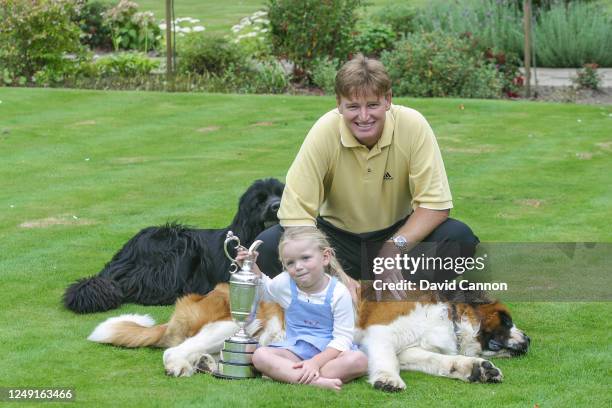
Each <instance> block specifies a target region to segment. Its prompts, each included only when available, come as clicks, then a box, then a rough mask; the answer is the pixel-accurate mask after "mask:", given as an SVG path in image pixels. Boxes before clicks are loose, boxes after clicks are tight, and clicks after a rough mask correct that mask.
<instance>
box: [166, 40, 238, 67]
mask: <svg viewBox="0 0 612 408" xmlns="http://www.w3.org/2000/svg"><path fill="white" fill-rule="evenodd" d="M244 61H245V57H244V55H243V54H242V53H241V50H240V48H239V47H238V45H237V44H235V43H234V42H232V41H230V40H229V39H228V38H226V37H221V36H218V35H210V34H208V35H206V34H201V33H194V34H190V35H189V36H187V37H186V40H185V41H184V43H183V44H182V47H181V48H180V49H179V60H178V70H179V71H180V72H182V73H187V72H191V73H196V74H204V73H210V74H215V75H221V74H223V73H224V72H225V71H226V70H227V69H228V68H229V67H230V66H240V65H243V64H244Z"/></svg>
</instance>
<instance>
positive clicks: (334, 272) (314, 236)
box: [278, 227, 357, 310]
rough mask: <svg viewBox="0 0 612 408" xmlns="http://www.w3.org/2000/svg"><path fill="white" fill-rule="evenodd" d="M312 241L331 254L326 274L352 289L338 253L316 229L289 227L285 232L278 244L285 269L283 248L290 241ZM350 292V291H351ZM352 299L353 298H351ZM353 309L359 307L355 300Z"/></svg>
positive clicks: (321, 249) (279, 254)
mask: <svg viewBox="0 0 612 408" xmlns="http://www.w3.org/2000/svg"><path fill="white" fill-rule="evenodd" d="M298 240H304V241H306V240H307V241H310V242H312V243H314V244H316V246H317V248H318V249H319V250H320V251H321V252H323V251H325V250H326V249H327V250H329V252H330V262H329V265H328V266H327V268H325V272H326V273H328V274H329V275H331V276H335V277H336V278H337V279H338V280H339V281H340V282H342V283H343V284H344V286H346V287H347V288H350V287H351V285H350V281H351V278H350V277H349V276H348V275H347V274H346V272H344V269H342V265H340V262H339V261H338V258H336V251H334V248H332V247H331V245H330V244H329V241H328V240H327V237H326V236H325V234H324V233H322V232H321V231H319V230H318V229H317V228H316V227H287V228H286V229H285V232H284V233H283V235H282V236H281V238H280V242H279V244H278V256H279V258H280V261H281V263H282V264H283V267H285V263H284V262H283V256H282V253H283V248H284V247H285V245H286V244H287V242H289V241H298ZM349 290H350V289H349ZM351 298H352V296H351ZM353 308H354V309H355V310H356V309H357V305H356V304H355V299H353Z"/></svg>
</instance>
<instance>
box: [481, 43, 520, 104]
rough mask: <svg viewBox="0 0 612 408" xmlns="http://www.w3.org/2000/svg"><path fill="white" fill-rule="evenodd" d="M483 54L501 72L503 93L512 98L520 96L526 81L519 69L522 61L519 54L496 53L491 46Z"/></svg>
mask: <svg viewBox="0 0 612 408" xmlns="http://www.w3.org/2000/svg"><path fill="white" fill-rule="evenodd" d="M483 54H484V58H485V60H486V61H487V62H488V63H489V64H491V65H493V66H494V67H495V69H496V70H497V71H498V72H499V73H500V74H501V79H502V91H503V93H504V94H506V95H507V96H509V97H512V98H516V97H518V96H519V91H520V89H521V88H522V87H523V82H524V79H523V77H522V74H521V72H520V71H519V67H520V66H521V65H522V61H521V59H520V58H519V57H518V55H516V54H512V53H508V54H507V53H505V52H503V51H499V52H497V53H496V52H494V51H493V50H491V49H490V48H488V49H485V50H484V53H483Z"/></svg>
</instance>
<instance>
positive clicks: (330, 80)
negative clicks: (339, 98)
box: [312, 58, 340, 95]
mask: <svg viewBox="0 0 612 408" xmlns="http://www.w3.org/2000/svg"><path fill="white" fill-rule="evenodd" d="M339 66H340V62H339V61H338V59H329V58H319V59H317V60H315V61H314V64H313V67H312V82H313V84H315V85H316V86H318V87H319V88H321V89H322V90H323V92H325V93H326V94H327V95H333V94H335V93H336V91H335V88H336V73H337V72H338V67H339Z"/></svg>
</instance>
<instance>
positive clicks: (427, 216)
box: [376, 207, 450, 300]
mask: <svg viewBox="0 0 612 408" xmlns="http://www.w3.org/2000/svg"><path fill="white" fill-rule="evenodd" d="M449 213H450V210H430V209H429V208H423V207H417V208H416V209H415V210H414V212H413V213H412V215H411V216H410V217H408V219H407V220H406V223H404V225H403V226H401V227H400V228H399V229H398V230H397V232H396V233H395V234H394V236H397V235H402V236H404V237H405V238H406V240H407V241H408V245H407V246H406V248H405V249H404V251H408V250H410V249H412V248H414V247H415V246H416V245H417V244H418V243H419V242H421V241H422V240H423V239H425V237H427V236H428V235H429V234H431V233H432V232H433V230H435V229H436V228H437V227H438V225H440V224H442V223H443V222H444V221H446V219H447V218H448V214H449ZM398 254H399V255H401V251H400V249H399V248H397V247H396V246H395V245H394V244H393V241H389V242H388V243H387V244H385V245H383V247H382V249H381V251H380V252H379V253H378V256H379V257H382V258H395V256H396V255H398ZM403 278H404V277H403V275H402V271H401V270H400V269H387V270H385V271H384V272H383V273H382V274H381V275H380V276H379V279H381V280H382V281H383V282H385V283H397V282H400V281H401V280H402V279H403ZM391 295H392V296H393V298H395V299H397V300H404V299H406V298H407V295H406V293H405V292H404V291H400V290H392V291H391ZM376 298H377V300H381V299H382V293H380V292H378V291H377V292H376Z"/></svg>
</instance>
